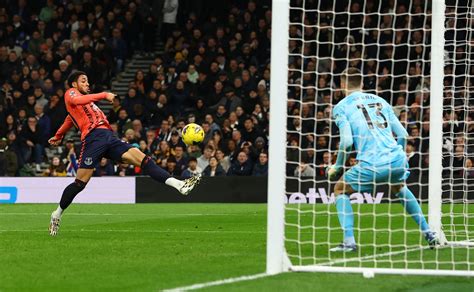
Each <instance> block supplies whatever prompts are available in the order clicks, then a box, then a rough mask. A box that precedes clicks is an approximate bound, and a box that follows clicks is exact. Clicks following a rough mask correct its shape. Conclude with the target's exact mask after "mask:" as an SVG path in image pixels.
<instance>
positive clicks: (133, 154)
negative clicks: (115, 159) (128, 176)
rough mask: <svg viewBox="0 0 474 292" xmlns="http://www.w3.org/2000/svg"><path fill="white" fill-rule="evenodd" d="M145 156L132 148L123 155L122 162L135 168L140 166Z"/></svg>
mask: <svg viewBox="0 0 474 292" xmlns="http://www.w3.org/2000/svg"><path fill="white" fill-rule="evenodd" d="M143 158H145V154H144V153H143V152H141V151H140V150H138V149H137V148H130V149H129V150H128V151H127V152H125V153H124V154H123V155H122V161H123V162H125V163H128V164H133V165H135V166H140V165H141V163H142V161H143Z"/></svg>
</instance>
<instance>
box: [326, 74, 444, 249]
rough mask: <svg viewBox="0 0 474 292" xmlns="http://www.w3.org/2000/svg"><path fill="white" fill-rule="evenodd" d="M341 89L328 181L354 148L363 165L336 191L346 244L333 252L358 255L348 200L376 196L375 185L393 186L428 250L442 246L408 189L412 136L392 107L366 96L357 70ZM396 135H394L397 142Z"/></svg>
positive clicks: (344, 79)
mask: <svg viewBox="0 0 474 292" xmlns="http://www.w3.org/2000/svg"><path fill="white" fill-rule="evenodd" d="M341 89H342V90H343V92H344V93H345V96H346V97H345V98H344V99H343V100H341V101H340V102H339V103H338V104H337V105H336V106H335V107H334V109H333V117H334V119H335V121H336V124H337V126H338V127H339V132H340V137H341V138H340V143H339V153H338V155H337V161H336V164H335V165H333V166H331V167H330V168H329V169H328V176H329V179H330V180H334V179H335V177H336V176H338V175H339V174H340V173H341V172H342V170H343V165H344V164H345V160H346V158H347V157H348V156H349V155H346V153H347V152H348V151H350V150H351V147H352V146H353V145H354V148H355V150H356V151H357V160H358V162H359V163H358V164H357V165H355V166H353V167H352V168H351V169H350V170H348V171H347V172H346V173H345V174H344V175H343V176H342V177H341V178H340V179H339V181H338V182H337V183H336V186H335V188H334V193H335V194H336V208H337V214H338V219H339V223H340V224H341V227H342V229H343V231H344V241H343V243H342V244H340V245H339V246H337V247H334V248H331V249H330V251H334V252H350V251H356V250H357V245H356V242H355V238H354V214H353V211H352V206H351V203H350V200H349V195H350V194H352V193H354V192H372V191H373V188H374V186H375V184H376V183H390V185H391V191H392V193H394V194H396V196H397V197H398V198H399V199H400V202H401V203H402V205H403V207H404V208H405V210H406V212H407V213H408V214H409V215H410V216H411V217H412V218H413V220H415V222H416V223H417V224H418V226H419V227H420V229H421V232H422V233H423V235H424V237H425V239H426V240H427V242H428V244H429V245H430V246H431V247H434V246H435V245H437V244H439V243H438V242H439V241H438V238H437V236H436V234H435V233H434V232H432V231H431V230H430V228H429V226H428V223H426V219H425V217H424V215H423V212H422V211H421V208H420V205H419V204H418V202H417V200H416V198H415V196H414V195H413V193H412V192H411V191H410V190H409V189H408V188H407V187H406V186H405V180H406V179H407V178H408V176H409V174H410V172H409V171H408V163H407V158H406V154H405V150H404V149H405V144H406V139H407V136H408V133H407V131H406V130H405V128H404V127H403V126H402V124H401V123H400V121H399V120H398V119H397V118H396V116H395V114H394V112H393V109H392V107H391V106H390V105H389V104H388V103H387V102H386V101H385V100H384V99H383V98H381V97H379V96H377V95H373V94H368V93H364V92H362V76H361V73H360V71H359V70H358V69H356V68H348V69H346V70H345V71H344V72H342V75H341ZM392 133H395V136H396V138H397V140H395V138H394V137H393V134H392Z"/></svg>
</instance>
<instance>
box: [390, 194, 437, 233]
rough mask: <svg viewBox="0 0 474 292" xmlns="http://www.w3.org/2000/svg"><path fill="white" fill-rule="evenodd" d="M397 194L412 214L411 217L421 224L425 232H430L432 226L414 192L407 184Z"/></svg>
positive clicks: (422, 230)
mask: <svg viewBox="0 0 474 292" xmlns="http://www.w3.org/2000/svg"><path fill="white" fill-rule="evenodd" d="M396 196H397V197H398V198H399V199H400V203H401V204H402V205H403V207H405V210H406V211H407V213H408V214H410V216H411V218H413V220H415V222H416V224H418V226H420V229H421V232H422V233H423V234H425V233H427V232H430V227H429V225H428V223H426V219H425V216H424V215H423V211H421V207H420V204H418V201H417V200H416V198H415V196H414V195H413V193H412V192H411V191H410V190H409V189H408V188H407V187H406V186H405V187H403V188H402V190H401V191H400V192H399V193H398V194H397V195H396Z"/></svg>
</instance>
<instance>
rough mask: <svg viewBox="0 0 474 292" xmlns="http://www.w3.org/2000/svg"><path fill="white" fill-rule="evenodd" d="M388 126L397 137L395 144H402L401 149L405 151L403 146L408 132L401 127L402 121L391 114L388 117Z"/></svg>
mask: <svg viewBox="0 0 474 292" xmlns="http://www.w3.org/2000/svg"><path fill="white" fill-rule="evenodd" d="M390 126H391V127H392V131H393V133H395V137H396V138H397V144H398V145H400V146H402V148H403V151H405V147H406V145H407V138H408V132H407V130H406V129H405V127H403V125H402V123H400V121H399V120H398V119H397V117H395V115H393V117H391V119H390Z"/></svg>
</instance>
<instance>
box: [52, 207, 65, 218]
mask: <svg viewBox="0 0 474 292" xmlns="http://www.w3.org/2000/svg"><path fill="white" fill-rule="evenodd" d="M63 211H64V210H63V209H62V208H61V206H58V208H57V209H56V210H54V212H53V217H54V218H61V215H62V214H63Z"/></svg>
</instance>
